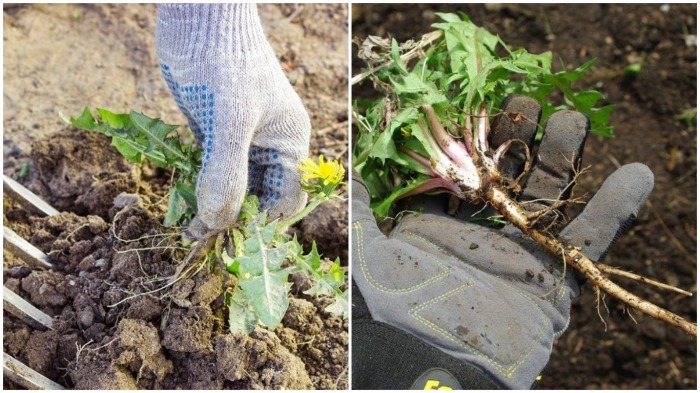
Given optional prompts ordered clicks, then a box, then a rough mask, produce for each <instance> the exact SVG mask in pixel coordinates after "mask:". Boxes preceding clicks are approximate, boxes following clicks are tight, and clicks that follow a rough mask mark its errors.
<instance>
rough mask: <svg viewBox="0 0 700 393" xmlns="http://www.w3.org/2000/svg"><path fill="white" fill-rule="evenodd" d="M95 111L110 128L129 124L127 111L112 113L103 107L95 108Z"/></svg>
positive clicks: (129, 118) (129, 119)
mask: <svg viewBox="0 0 700 393" xmlns="http://www.w3.org/2000/svg"><path fill="white" fill-rule="evenodd" d="M97 113H99V114H100V117H101V118H102V121H104V122H105V123H107V124H108V125H109V126H110V127H112V128H125V127H128V126H130V125H131V117H130V116H129V114H127V113H123V114H118V113H113V112H110V111H108V110H107V109H103V108H97Z"/></svg>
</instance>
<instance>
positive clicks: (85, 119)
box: [69, 107, 98, 130]
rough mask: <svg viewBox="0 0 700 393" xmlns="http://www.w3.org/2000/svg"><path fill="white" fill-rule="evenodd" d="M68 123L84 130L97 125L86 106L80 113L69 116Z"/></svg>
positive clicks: (91, 128)
mask: <svg viewBox="0 0 700 393" xmlns="http://www.w3.org/2000/svg"><path fill="white" fill-rule="evenodd" d="M69 123H70V124H72V125H74V126H76V127H78V128H84V129H86V130H94V129H95V127H97V125H98V123H97V121H96V120H95V118H94V117H93V116H92V113H90V109H88V107H85V109H83V113H81V114H80V116H78V117H71V118H70V119H69Z"/></svg>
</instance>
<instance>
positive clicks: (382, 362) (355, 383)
mask: <svg viewBox="0 0 700 393" xmlns="http://www.w3.org/2000/svg"><path fill="white" fill-rule="evenodd" d="M352 330H353V334H352V363H353V364H352V389H363V390H364V389H381V390H387V389H401V390H406V389H412V390H415V389H419V390H426V389H427V390H436V389H439V388H441V387H442V388H443V389H445V388H448V387H449V388H451V389H453V390H456V389H460V390H461V389H505V387H504V386H500V385H498V384H497V383H496V382H495V381H494V380H492V379H490V378H489V377H488V376H487V375H486V374H485V373H484V372H483V371H481V370H480V369H478V368H477V367H476V366H473V365H471V364H467V363H464V362H461V361H459V360H457V359H455V358H453V357H451V356H449V355H447V354H446V353H444V352H442V351H440V350H439V349H437V348H435V347H433V346H431V345H428V344H426V343H425V342H423V341H421V340H420V339H418V338H417V337H414V336H412V335H410V334H408V333H406V332H404V331H402V330H400V329H397V328H395V327H392V326H390V325H387V324H385V323H381V322H377V321H373V320H356V319H355V320H353V326H352Z"/></svg>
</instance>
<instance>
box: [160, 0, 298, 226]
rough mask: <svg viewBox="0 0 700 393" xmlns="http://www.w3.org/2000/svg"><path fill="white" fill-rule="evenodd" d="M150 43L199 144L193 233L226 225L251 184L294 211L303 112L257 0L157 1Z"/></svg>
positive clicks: (276, 213)
mask: <svg viewBox="0 0 700 393" xmlns="http://www.w3.org/2000/svg"><path fill="white" fill-rule="evenodd" d="M156 46H157V51H158V57H159V58H160V63H161V69H162V71H163V76H164V77H165V80H166V82H167V84H168V87H169V88H170V91H171V92H172V94H173V97H174V98H175V101H176V102H177V105H178V107H179V108H180V110H181V111H182V112H183V113H184V114H185V116H187V119H188V121H189V124H190V128H191V129H192V131H193V133H194V134H195V137H196V139H197V141H198V143H200V144H201V146H202V148H203V149H204V152H203V155H202V170H201V172H200V175H199V179H198V180H197V189H196V196H197V205H198V212H197V217H196V218H195V220H194V221H193V223H192V225H191V228H190V232H191V233H192V234H193V235H194V236H195V237H202V236H203V235H204V234H205V233H207V232H209V231H212V230H222V229H225V228H227V227H228V226H230V225H231V224H233V223H234V222H235V220H236V219H237V218H238V213H239V211H240V207H241V204H242V203H243V198H244V196H245V194H246V191H247V190H248V189H249V190H250V192H252V193H253V194H255V195H257V196H258V197H259V198H260V203H261V208H262V209H263V210H269V215H270V217H280V216H285V217H288V216H291V215H293V214H294V213H296V212H298V211H299V210H301V209H302V208H303V207H304V205H305V204H306V194H305V193H304V192H303V191H302V189H301V175H300V172H299V168H298V166H299V163H300V161H301V160H302V159H304V158H306V157H307V156H308V150H309V137H310V132H311V125H310V120H309V115H308V114H307V112H306V110H305V109H304V106H303V104H302V102H301V99H300V98H299V96H298V95H297V93H296V92H295V91H294V89H293V88H292V86H291V85H290V83H289V81H288V80H287V78H286V77H285V75H284V73H283V72H282V68H281V67H280V65H279V61H278V60H277V57H276V56H275V54H274V52H273V51H272V48H271V47H270V44H269V43H268V41H267V39H266V38H265V34H264V32H263V29H262V26H261V24H260V19H259V17H258V14H257V9H256V6H255V4H187V5H185V4H161V5H159V6H158V16H157V27H156Z"/></svg>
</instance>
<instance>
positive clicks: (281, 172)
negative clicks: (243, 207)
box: [248, 146, 307, 219]
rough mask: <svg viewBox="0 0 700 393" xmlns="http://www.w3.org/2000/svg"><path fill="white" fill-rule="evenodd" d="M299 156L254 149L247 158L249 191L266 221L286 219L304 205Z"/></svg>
mask: <svg viewBox="0 0 700 393" xmlns="http://www.w3.org/2000/svg"><path fill="white" fill-rule="evenodd" d="M298 156H299V154H289V153H285V152H283V151H279V150H275V149H271V148H261V147H256V146H253V147H251V149H250V155H249V173H248V187H249V191H250V193H252V194H254V195H256V196H257V197H258V200H259V201H260V210H266V211H268V214H269V218H270V219H275V218H288V217H291V216H292V215H294V214H296V213H298V212H299V211H301V209H303V208H304V206H305V205H306V200H307V195H306V193H305V192H304V191H303V190H302V188H301V172H300V170H299V161H300V160H299V159H298Z"/></svg>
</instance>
